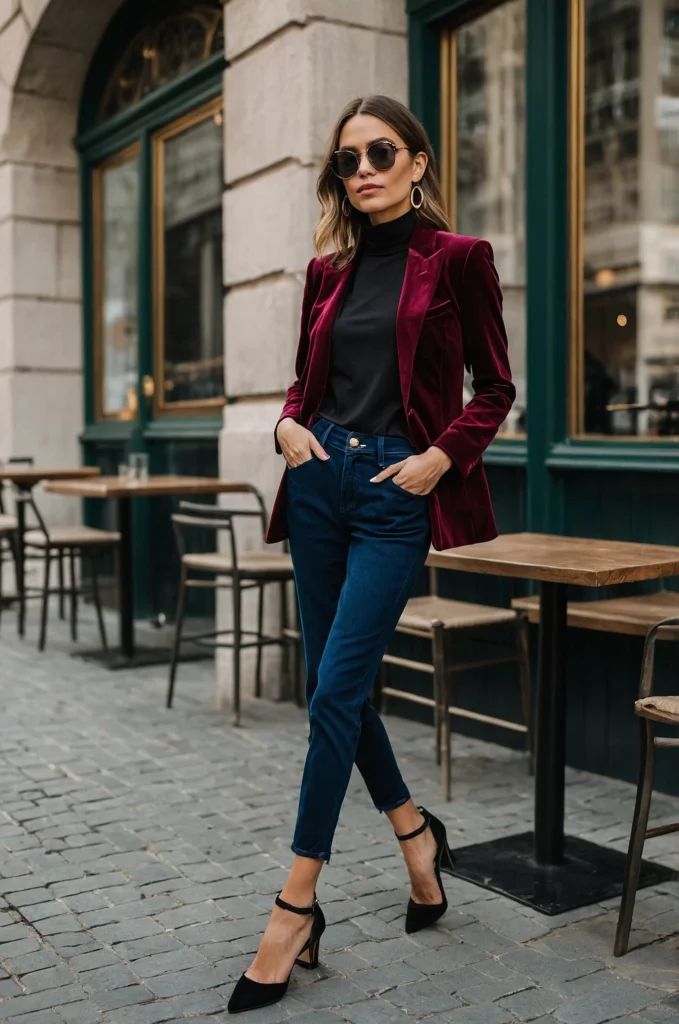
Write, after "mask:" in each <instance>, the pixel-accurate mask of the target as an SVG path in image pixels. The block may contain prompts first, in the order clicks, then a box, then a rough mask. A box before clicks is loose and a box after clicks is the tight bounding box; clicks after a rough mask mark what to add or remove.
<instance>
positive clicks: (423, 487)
mask: <svg viewBox="0 0 679 1024" xmlns="http://www.w3.org/2000/svg"><path fill="white" fill-rule="evenodd" d="M452 464H453V460H452V459H451V457H450V456H449V455H446V453H445V452H444V451H443V450H442V449H441V448H436V447H435V446H434V445H432V446H431V448H428V449H427V451H426V452H423V453H422V455H409V456H408V458H407V459H403V460H402V461H401V462H395V463H394V465H393V466H387V468H386V469H383V470H382V472H381V473H378V474H377V476H373V477H371V479H370V483H371V484H379V483H381V482H382V481H383V480H387V479H388V478H389V477H393V479H394V483H395V484H398V486H399V487H402V488H403V490H404V491H410V493H411V494H429V492H430V491H433V490H434V488H435V487H436V485H437V483H438V482H439V480H440V479H441V477H442V476H443V474H444V473H445V472H446V470H448V469H450V467H451V466H452Z"/></svg>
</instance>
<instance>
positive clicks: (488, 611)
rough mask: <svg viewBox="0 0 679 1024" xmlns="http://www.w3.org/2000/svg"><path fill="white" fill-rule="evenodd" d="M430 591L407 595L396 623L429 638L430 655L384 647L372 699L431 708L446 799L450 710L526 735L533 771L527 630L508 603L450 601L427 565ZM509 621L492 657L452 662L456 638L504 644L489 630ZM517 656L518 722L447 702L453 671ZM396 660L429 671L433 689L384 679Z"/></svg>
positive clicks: (403, 629) (513, 659)
mask: <svg viewBox="0 0 679 1024" xmlns="http://www.w3.org/2000/svg"><path fill="white" fill-rule="evenodd" d="M429 579H430V593H429V594H428V595H426V596H424V597H413V598H411V599H410V600H409V601H408V603H407V605H406V607H405V609H404V611H403V614H402V615H401V618H400V620H399V623H398V626H397V627H396V632H397V633H404V634H406V635H408V636H416V637H421V638H423V639H429V640H431V644H432V661H431V663H429V662H420V661H413V660H411V659H410V658H400V657H397V656H396V655H393V654H388V653H386V654H385V655H384V658H383V659H382V665H381V670H380V674H379V677H378V681H377V683H376V686H375V691H374V693H375V697H374V699H375V703H376V705H377V707H378V709H379V708H380V707H381V706H382V703H383V700H384V698H385V697H395V698H397V699H399V700H406V701H410V702H412V703H414V704H420V705H423V706H424V707H430V708H433V710H434V731H435V748H436V763H437V764H439V765H440V766H441V792H442V794H443V796H444V798H445V799H446V800H450V783H451V750H450V716H451V715H457V716H459V717H460V718H469V719H473V720H474V721H477V722H484V723H485V724H487V725H495V726H498V727H499V728H502V729H509V730H511V731H513V732H521V733H525V735H526V750H527V753H528V768H529V771H530V772H531V773H532V771H533V757H532V754H533V733H532V711H531V687H530V658H529V649H528V635H527V627H526V623H525V621H524V620H523V619H522V617H521V616H520V615H518V614H517V613H516V612H515V611H512V610H511V609H510V608H495V607H491V606H488V605H479V604H471V603H469V602H467V601H453V600H451V599H449V598H445V597H440V596H439V595H438V586H437V570H436V569H430V570H429ZM502 626H504V627H508V628H509V629H510V630H511V631H512V633H513V641H512V647H511V651H510V653H507V652H506V651H505V653H503V654H501V655H499V656H498V657H495V658H483V659H480V660H475V661H467V662H455V661H454V658H453V644H454V643H455V642H456V641H457V640H462V639H470V638H473V637H479V635H481V638H482V639H483V641H484V643H491V644H496V645H498V646H502V647H505V648H506V647H507V644H506V642H502V641H500V642H498V641H497V640H493V639H491V637H490V636H489V635H488V634H489V633H492V632H493V631H494V630H496V629H497V628H498V627H502ZM508 662H516V663H518V666H519V684H520V688H521V704H522V710H523V722H522V723H519V722H511V721H508V720H507V719H503V718H495V717H493V716H491V715H483V714H480V713H479V712H477V711H471V710H469V709H467V708H461V707H457V706H456V705H454V704H453V703H452V699H453V678H454V675H455V674H456V673H459V672H467V671H470V670H472V669H476V668H485V667H486V666H488V665H502V664H506V663H508ZM387 665H399V666H400V667H401V668H406V669H411V670H412V671H415V672H425V673H428V674H430V675H431V676H432V677H433V695H432V696H431V697H421V696H419V694H414V693H410V692H409V691H407V690H398V689H395V688H394V687H391V686H386V685H385V678H386V666H387Z"/></svg>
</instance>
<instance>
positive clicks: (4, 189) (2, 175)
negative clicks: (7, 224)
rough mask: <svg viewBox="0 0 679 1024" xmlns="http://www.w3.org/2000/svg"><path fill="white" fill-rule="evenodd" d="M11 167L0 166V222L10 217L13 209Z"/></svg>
mask: <svg viewBox="0 0 679 1024" xmlns="http://www.w3.org/2000/svg"><path fill="white" fill-rule="evenodd" d="M13 202H14V200H13V189H12V165H11V164H2V165H1V166H0V222H2V221H4V220H7V218H8V217H10V216H11V215H12V209H13Z"/></svg>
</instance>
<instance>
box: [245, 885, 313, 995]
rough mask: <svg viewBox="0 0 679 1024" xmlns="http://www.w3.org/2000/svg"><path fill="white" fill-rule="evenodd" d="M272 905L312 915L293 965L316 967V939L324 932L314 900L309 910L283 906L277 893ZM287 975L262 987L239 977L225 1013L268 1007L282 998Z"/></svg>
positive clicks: (288, 978)
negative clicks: (307, 933) (304, 939)
mask: <svg viewBox="0 0 679 1024" xmlns="http://www.w3.org/2000/svg"><path fill="white" fill-rule="evenodd" d="M275 902H276V906H278V907H281V908H282V909H283V910H289V911H290V912H291V913H293V914H312V915H313V921H312V923H311V935H310V936H309V938H308V939H307V940H306V942H305V943H304V945H303V946H302V948H301V950H300V952H299V956H297V958H296V959H295V964H299V966H300V967H306V968H307V970H311V969H312V968H314V967H318V949H319V945H320V938H321V935H322V934H323V932H324V931H325V917H324V915H323V911H322V910H321V906H320V904H319V902H318V900H316V899H315V900H314V902H313V904H312V906H310V907H293V905H292V903H286V902H285V900H282V899H281V896H280V893H279V894H278V896H276V900H275ZM293 967H294V964H293ZM291 974H292V970H291V971H290V974H288V976H287V978H286V979H285V981H280V982H273V983H272V984H269V985H267V984H265V983H264V982H260V981H253V980H252V978H248V976H247V974H241V976H240V978H239V979H238V981H237V983H236V987H235V988H234V990H233V992H232V993H231V998H230V999H229V1004H228V1006H227V1009H228V1011H229V1013H242V1012H243V1011H244V1010H259V1009H261V1007H263V1006H271V1004H272V1003H277V1002H278V1000H279V999H282V998H283V996H284V995H285V993H286V991H287V988H288V984H289V982H290V975H291Z"/></svg>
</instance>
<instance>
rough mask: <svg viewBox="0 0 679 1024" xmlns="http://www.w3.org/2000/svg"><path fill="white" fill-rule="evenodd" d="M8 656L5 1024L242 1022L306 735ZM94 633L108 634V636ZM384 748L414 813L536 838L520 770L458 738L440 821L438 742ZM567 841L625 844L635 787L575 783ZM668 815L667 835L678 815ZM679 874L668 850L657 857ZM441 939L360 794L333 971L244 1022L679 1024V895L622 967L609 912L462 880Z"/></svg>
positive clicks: (191, 685) (300, 728) (348, 809)
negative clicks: (554, 911) (535, 907)
mask: <svg viewBox="0 0 679 1024" xmlns="http://www.w3.org/2000/svg"><path fill="white" fill-rule="evenodd" d="M51 630H52V632H51V637H50V649H49V650H48V652H47V653H46V654H45V655H43V656H39V655H38V654H37V653H36V652H35V646H34V641H35V622H34V621H33V622H32V623H31V624H30V626H29V634H28V638H27V640H26V641H25V642H24V643H19V641H18V640H17V639H16V637H15V626H14V616H13V615H11V616H10V615H5V616H4V617H3V622H2V639H1V640H0V684H1V685H0V701H1V705H2V708H1V717H0V1019H2V1020H3V1021H4V1020H8V1021H15V1020H16V1021H17V1022H18V1024H98V1022H103V1021H109V1022H111V1024H154V1022H163V1021H164V1022H171V1021H178V1020H185V1019H187V1018H190V1019H191V1020H192V1021H193V1022H194V1024H204V1022H208V1021H215V1020H222V1019H225V1018H226V1013H225V1005H226V1000H227V999H228V996H229V993H230V991H231V988H232V984H233V981H234V980H235V979H236V978H237V977H238V976H239V974H240V973H241V971H242V970H243V969H244V968H245V967H247V965H248V963H249V962H250V960H251V954H252V952H253V951H254V950H255V948H256V946H257V943H258V939H259V936H260V934H261V931H262V929H263V926H264V923H265V921H266V918H267V914H268V912H269V909H270V907H271V904H272V900H273V895H274V893H275V892H276V891H277V890H278V889H279V887H280V886H281V884H282V882H283V879H284V876H285V869H286V867H287V866H288V865H289V863H290V860H291V856H292V855H291V853H290V851H289V848H288V844H289V841H290V834H291V828H292V823H293V816H294V811H295V806H296V799H297V785H298V780H299V777H300V772H301V765H302V759H303V757H304V751H305V741H306V729H305V719H304V715H303V714H302V713H301V712H300V711H299V710H297V709H296V708H294V707H292V706H291V705H288V704H278V705H275V704H271V703H267V702H256V703H255V702H252V703H248V704H246V706H245V709H244V715H243V719H244V726H243V728H241V729H240V730H237V731H234V730H233V729H232V728H231V727H230V725H229V720H228V716H227V715H226V714H223V713H216V712H213V711H212V710H211V702H212V694H213V686H214V684H213V672H212V668H211V666H210V664H209V663H205V662H204V663H201V664H193V665H186V666H184V667H183V668H182V669H181V672H180V678H179V684H178V699H177V707H176V709H175V710H173V711H171V712H167V711H165V710H164V709H163V706H162V705H163V696H164V688H165V672H164V671H163V670H162V669H146V670H144V671H142V672H136V673H133V672H129V673H117V674H111V673H108V672H106V671H104V670H103V669H100V668H98V667H94V666H93V665H91V664H86V663H84V662H83V661H81V660H79V659H74V658H72V657H70V656H69V654H68V645H67V644H66V643H65V642H64V640H63V633H58V634H57V630H56V629H53V628H52V626H51ZM93 635H94V634H92V636H93ZM388 728H389V731H390V733H391V734H392V736H393V738H394V742H395V746H396V748H397V752H398V755H399V757H400V759H401V762H402V764H403V766H404V771H405V775H406V778H407V779H408V781H409V783H410V784H411V786H412V789H413V793H414V795H415V797H416V799H418V800H419V801H421V802H423V803H425V804H426V805H427V806H429V807H430V808H431V809H432V810H433V811H434V812H435V813H437V814H439V815H440V816H441V817H442V818H443V820H444V821H445V822H446V823H447V826H448V829H449V834H450V836H451V839H452V842H453V844H457V845H459V844H461V843H465V842H469V841H475V840H483V839H486V838H489V837H492V836H497V835H500V834H502V833H504V832H514V831H519V830H523V829H525V828H526V827H529V826H530V818H531V808H532V799H531V784H530V781H529V779H528V777H527V774H526V769H525V763H524V760H523V758H522V757H521V756H519V755H517V754H516V753H512V752H509V751H507V750H504V749H503V748H501V747H495V746H491V745H489V744H482V743H478V742H471V741H468V740H465V739H463V738H461V737H455V743H454V749H455V786H454V799H453V801H452V803H450V804H444V803H442V802H441V801H440V798H439V795H438V788H437V784H436V772H435V767H434V764H433V756H432V746H433V743H432V731H431V729H429V728H426V727H423V726H420V725H414V724H412V723H409V722H406V721H403V720H400V719H395V718H391V719H389V721H388ZM568 782H569V785H568V819H569V827H570V830H571V831H576V832H578V833H579V834H581V835H583V836H589V837H592V838H596V839H599V840H600V841H610V842H611V843H612V844H613V845H615V846H616V847H619V848H621V849H624V848H625V846H626V841H627V835H628V830H629V822H630V819H631V813H632V806H633V788H632V787H631V786H628V785H626V784H622V783H618V782H615V781H611V780H607V779H603V778H600V777H597V776H592V775H586V774H584V773H581V772H575V771H569V773H568ZM678 808H679V801H676V800H671V799H669V798H667V797H658V799H657V801H656V803H655V807H654V810H655V816H656V818H660V820H665V819H666V820H671V819H672V815H674V818H675V820H676V818H677V817H678V816H679V810H678ZM649 851H650V852H652V854H653V855H654V856H656V857H658V858H659V859H661V860H663V861H664V862H667V863H669V864H672V865H673V866H676V867H679V847H678V844H677V837H676V836H668V837H665V838H662V839H659V840H656V841H655V843H654V844H653V843H651V844H649ZM446 889H447V892H448V895H449V899H450V903H451V909H450V910H449V911H448V913H447V914H446V915H445V917H444V918H443V919H442V921H441V923H440V926H439V927H437V928H434V929H431V930H428V931H425V932H422V933H419V934H417V935H415V936H412V937H407V936H406V935H405V933H404V931H403V913H404V907H405V902H406V898H407V885H406V875H405V872H404V869H403V865H402V862H401V859H400V857H399V853H398V849H397V847H396V844H395V841H394V839H393V837H392V835H391V833H390V828H389V824H388V822H387V821H386V819H385V818H384V817H382V816H380V815H378V814H377V813H376V812H375V811H374V810H373V809H372V808H371V806H370V805H369V802H368V799H367V797H366V794H365V792H364V790H363V787H362V785H361V782H360V779H358V778H354V779H353V780H352V784H351V788H350V793H349V795H348V800H347V802H346V804H345V808H344V811H343V814H342V819H341V823H340V827H339V830H338V833H337V842H336V852H335V854H334V856H333V860H332V863H331V864H330V865H329V866H328V867H327V868H326V869H325V870H324V872H323V875H322V879H321V885H320V888H319V897H320V899H321V901H322V903H323V907H324V910H325V914H326V916H327V919H328V923H329V927H328V930H327V932H326V934H325V937H324V942H323V947H322V951H321V953H322V966H321V967H320V968H319V969H318V970H317V971H315V972H306V971H305V972H302V971H299V970H298V971H296V972H295V973H294V974H293V980H292V982H291V986H290V990H289V993H288V995H287V997H286V998H285V999H284V1000H283V1001H282V1002H281V1003H279V1004H277V1005H276V1006H274V1007H271V1008H268V1009H266V1010H263V1011H260V1012H258V1013H252V1014H250V1015H249V1016H248V1021H251V1022H252V1024H270V1022H275V1021H288V1020H291V1021H299V1022H303V1021H306V1022H309V1024H311V1022H313V1024H331V1022H341V1021H350V1022H353V1024H370V1022H399V1021H403V1020H404V1019H412V1020H426V1021H428V1022H429V1024H442V1022H453V1024H509V1022H514V1021H530V1020H535V1021H538V1022H541V1024H548V1022H549V1024H552V1022H561V1024H599V1022H603V1021H609V1020H616V1021H618V1022H622V1024H631V1022H633V1021H634V1022H637V1024H669V1022H670V1021H679V995H678V994H677V993H678V992H679V884H678V883H671V884H667V885H663V886H662V887H658V888H656V889H649V890H644V891H642V892H641V893H640V894H639V898H638V901H637V909H636V915H635V922H636V930H635V933H634V937H633V947H634V948H633V950H632V952H631V953H630V954H629V955H628V956H627V957H625V958H623V959H620V960H615V959H614V958H613V957H612V956H611V948H612V942H613V932H614V926H615V920H616V910H617V907H616V903H615V901H611V902H610V903H607V904H604V905H601V906H594V907H589V908H587V909H585V910H583V911H579V912H577V913H573V914H569V915H565V916H563V917H560V918H546V917H543V916H541V915H540V914H537V913H534V912H532V911H530V910H528V909H526V908H522V907H520V906H519V905H517V904H515V903H513V902H511V901H509V900H507V899H504V898H502V897H499V896H495V895H493V894H492V893H489V892H486V891H485V890H482V889H479V888H475V887H473V886H471V885H468V884H466V883H462V882H460V881H458V880H455V879H449V878H446Z"/></svg>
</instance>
